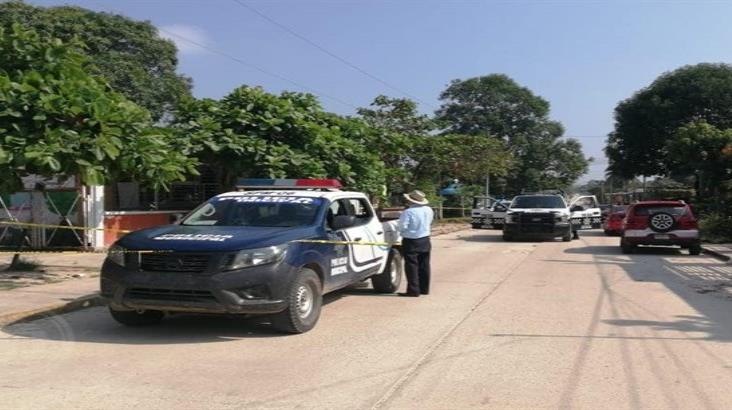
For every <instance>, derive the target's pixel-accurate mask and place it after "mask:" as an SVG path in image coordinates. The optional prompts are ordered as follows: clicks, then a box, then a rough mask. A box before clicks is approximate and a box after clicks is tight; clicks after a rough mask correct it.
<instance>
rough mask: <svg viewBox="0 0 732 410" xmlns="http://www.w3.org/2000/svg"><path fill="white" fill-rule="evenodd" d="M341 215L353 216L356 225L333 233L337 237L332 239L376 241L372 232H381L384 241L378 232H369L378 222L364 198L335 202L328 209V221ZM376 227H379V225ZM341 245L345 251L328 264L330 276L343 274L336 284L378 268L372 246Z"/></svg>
mask: <svg viewBox="0 0 732 410" xmlns="http://www.w3.org/2000/svg"><path fill="white" fill-rule="evenodd" d="M341 215H349V216H355V217H356V224H355V225H354V226H351V227H349V228H344V229H340V230H338V231H335V232H334V233H335V236H336V238H334V239H337V240H343V241H349V242H376V241H377V240H376V239H377V238H376V236H375V233H377V232H382V233H381V235H382V240H383V231H382V230H381V229H377V230H375V231H372V228H371V226H372V221H376V222H377V223H378V219H376V216H375V215H374V212H373V210H372V209H371V206H370V205H369V204H368V201H366V200H365V199H363V198H348V199H339V200H336V201H334V202H333V203H332V204H331V206H330V209H329V210H328V219H329V220H330V219H331V218H332V217H334V216H341ZM378 224H379V227H381V224H380V223H378ZM343 246H345V248H346V251H345V252H343V253H340V254H339V255H336V256H334V258H333V260H332V261H331V276H336V275H343V276H341V277H340V278H339V279H338V280H336V282H343V281H346V282H348V281H353V280H354V279H353V278H354V277H363V276H367V275H368V274H370V273H372V272H373V271H376V270H377V269H378V268H379V265H380V264H381V260H382V258H378V257H376V255H375V253H374V250H373V249H372V248H373V246H371V245H354V244H349V245H343ZM334 273H335V275H334Z"/></svg>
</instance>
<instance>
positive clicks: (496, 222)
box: [470, 197, 511, 229]
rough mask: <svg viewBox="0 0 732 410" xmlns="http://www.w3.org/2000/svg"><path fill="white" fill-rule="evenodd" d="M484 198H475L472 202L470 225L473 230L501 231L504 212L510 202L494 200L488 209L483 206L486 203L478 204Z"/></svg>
mask: <svg viewBox="0 0 732 410" xmlns="http://www.w3.org/2000/svg"><path fill="white" fill-rule="evenodd" d="M483 198H486V197H476V198H475V199H474V200H473V202H474V206H473V209H472V210H471V217H472V221H471V223H470V225H471V226H472V228H473V229H501V228H503V219H504V218H505V217H506V211H508V207H509V206H510V205H511V201H506V200H496V201H495V202H493V204H491V205H490V206H488V207H485V206H484V205H483V204H484V203H485V202H487V201H488V200H490V199H492V198H490V199H488V198H486V201H485V202H482V203H481V202H480V201H481V200H483Z"/></svg>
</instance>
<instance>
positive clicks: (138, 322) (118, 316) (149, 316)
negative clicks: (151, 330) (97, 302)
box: [109, 307, 164, 326]
mask: <svg viewBox="0 0 732 410" xmlns="http://www.w3.org/2000/svg"><path fill="white" fill-rule="evenodd" d="M109 314H110V315H112V318H114V320H116V321H117V322H119V323H121V324H123V325H125V326H150V325H156V324H158V323H160V321H161V320H163V316H164V314H163V312H161V311H159V310H143V311H137V310H116V309H113V308H111V307H110V308H109Z"/></svg>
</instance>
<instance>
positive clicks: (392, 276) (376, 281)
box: [371, 249, 404, 293]
mask: <svg viewBox="0 0 732 410" xmlns="http://www.w3.org/2000/svg"><path fill="white" fill-rule="evenodd" d="M403 269H404V267H403V265H402V256H401V255H400V254H399V252H397V251H396V250H394V249H392V250H391V251H390V252H389V258H388V259H387V260H386V266H385V267H384V271H383V272H381V273H380V274H378V275H374V276H372V277H371V285H372V286H373V287H374V290H375V291H377V292H379V293H394V292H396V291H397V290H399V285H401V284H402V274H403Z"/></svg>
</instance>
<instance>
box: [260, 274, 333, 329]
mask: <svg viewBox="0 0 732 410" xmlns="http://www.w3.org/2000/svg"><path fill="white" fill-rule="evenodd" d="M286 301H287V308H286V309H285V310H283V311H282V312H280V313H276V314H274V315H272V327H274V328H275V329H277V330H279V331H281V332H285V333H305V332H307V331H308V330H310V329H312V328H313V327H315V324H316V323H318V319H319V318H320V308H321V307H322V306H323V291H322V286H321V283H320V278H319V277H318V275H317V274H316V273H315V272H314V271H313V270H312V269H308V268H302V269H301V270H300V272H298V274H297V276H295V280H293V281H292V284H291V285H290V289H289V291H288V293H287V300H286Z"/></svg>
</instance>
